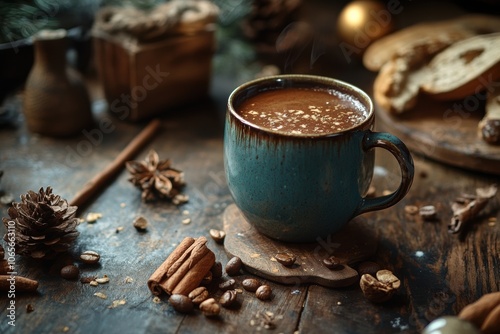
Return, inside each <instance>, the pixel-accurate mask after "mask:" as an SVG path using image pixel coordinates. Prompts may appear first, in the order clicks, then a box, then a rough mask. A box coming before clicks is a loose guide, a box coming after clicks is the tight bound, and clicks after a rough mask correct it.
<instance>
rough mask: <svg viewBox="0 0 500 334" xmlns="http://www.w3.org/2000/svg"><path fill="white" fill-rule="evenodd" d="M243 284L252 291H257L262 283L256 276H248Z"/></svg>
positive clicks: (244, 287)
mask: <svg viewBox="0 0 500 334" xmlns="http://www.w3.org/2000/svg"><path fill="white" fill-rule="evenodd" d="M241 285H243V289H245V290H247V291H250V292H255V291H257V289H258V288H259V286H260V285H261V283H260V282H259V281H258V280H256V279H255V278H247V279H245V280H243V282H241Z"/></svg>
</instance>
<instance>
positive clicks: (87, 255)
mask: <svg viewBox="0 0 500 334" xmlns="http://www.w3.org/2000/svg"><path fill="white" fill-rule="evenodd" d="M100 258H101V256H100V255H99V254H98V253H96V252H94V251H85V252H83V253H82V254H81V255H80V260H82V262H83V263H88V264H94V263H97V262H99V259H100Z"/></svg>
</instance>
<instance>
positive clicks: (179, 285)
mask: <svg viewBox="0 0 500 334" xmlns="http://www.w3.org/2000/svg"><path fill="white" fill-rule="evenodd" d="M206 243H207V238H205V237H199V238H196V239H193V238H185V239H184V240H183V241H182V242H181V243H180V244H179V246H177V248H176V249H175V250H174V251H173V252H172V253H171V254H170V255H169V256H168V257H167V259H166V260H165V261H164V262H163V263H162V264H161V266H160V267H159V268H158V269H156V271H155V272H154V273H153V275H151V277H150V278H149V280H148V287H149V289H150V290H151V292H152V293H153V294H154V295H159V294H161V293H162V291H165V292H166V293H168V294H173V293H178V294H183V295H187V294H189V292H191V291H192V290H193V289H194V288H196V287H198V286H199V285H200V283H201V281H202V280H203V278H204V277H205V276H206V274H207V273H208V272H209V271H210V268H212V266H213V264H214V263H215V254H214V253H213V252H212V251H211V250H210V249H208V247H207V246H206Z"/></svg>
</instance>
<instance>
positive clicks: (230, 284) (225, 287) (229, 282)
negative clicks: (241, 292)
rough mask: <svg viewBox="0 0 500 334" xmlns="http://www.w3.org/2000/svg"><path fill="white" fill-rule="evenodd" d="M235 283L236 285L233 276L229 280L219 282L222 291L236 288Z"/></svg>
mask: <svg viewBox="0 0 500 334" xmlns="http://www.w3.org/2000/svg"><path fill="white" fill-rule="evenodd" d="M235 285H236V281H235V280H234V279H232V278H231V279H228V280H227V281H224V282H222V283H221V284H219V289H221V290H222V291H226V290H232V289H234V286H235Z"/></svg>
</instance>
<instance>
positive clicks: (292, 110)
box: [237, 88, 368, 135]
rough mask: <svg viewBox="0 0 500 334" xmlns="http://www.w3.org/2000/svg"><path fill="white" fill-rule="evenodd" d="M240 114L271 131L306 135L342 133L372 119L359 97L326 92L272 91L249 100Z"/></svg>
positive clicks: (319, 90)
mask: <svg viewBox="0 0 500 334" xmlns="http://www.w3.org/2000/svg"><path fill="white" fill-rule="evenodd" d="M237 112H238V113H239V114H240V115H241V116H242V117H243V118H244V119H246V120H247V121H249V122H250V123H253V124H255V125H257V126H260V127H262V128H265V129H267V130H271V131H279V132H286V133H290V134H304V135H317V134H327V133H335V132H341V131H343V130H346V129H350V128H352V127H354V126H356V125H358V124H361V123H362V122H363V121H364V120H365V119H366V118H367V116H368V111H367V110H366V107H365V106H364V105H363V103H361V101H360V100H359V99H357V98H356V97H353V96H352V95H349V94H346V93H343V92H339V91H337V90H334V89H323V88H317V89H313V88H279V89H274V90H268V91H265V92H261V93H259V94H257V95H255V96H252V97H250V98H248V99H247V100H245V101H244V102H243V103H242V104H241V105H240V106H239V108H238V110H237Z"/></svg>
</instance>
